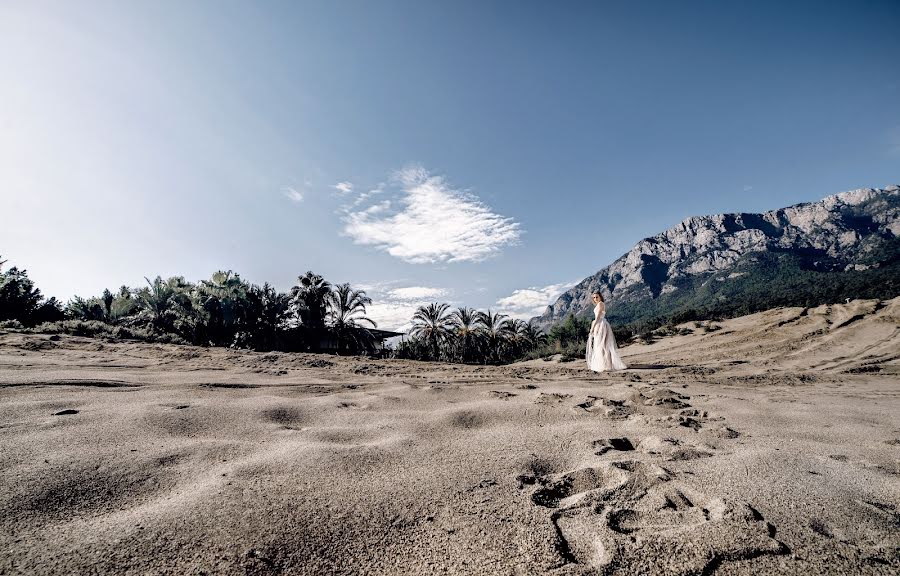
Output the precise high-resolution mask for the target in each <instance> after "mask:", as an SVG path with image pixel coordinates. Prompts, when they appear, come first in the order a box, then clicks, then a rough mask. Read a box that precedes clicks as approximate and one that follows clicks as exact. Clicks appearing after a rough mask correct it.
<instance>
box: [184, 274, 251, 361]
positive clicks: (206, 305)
mask: <svg viewBox="0 0 900 576" xmlns="http://www.w3.org/2000/svg"><path fill="white" fill-rule="evenodd" d="M249 290H250V286H249V285H248V284H247V283H246V282H244V281H243V280H242V279H241V276H240V275H239V274H235V273H234V272H232V271H231V270H228V271H227V272H225V271H222V270H219V271H217V272H215V273H214V274H213V275H212V277H211V278H210V279H209V280H203V281H201V282H200V284H198V285H197V287H196V290H195V293H196V296H197V300H198V302H199V304H200V307H201V308H202V309H203V311H204V312H205V316H206V318H205V320H206V331H207V334H206V338H208V339H209V340H211V341H212V342H214V343H216V344H233V343H234V337H235V336H236V335H237V333H238V332H241V331H242V329H245V328H246V327H247V326H246V324H247V311H248V310H247V308H248V300H247V293H248V292H249Z"/></svg>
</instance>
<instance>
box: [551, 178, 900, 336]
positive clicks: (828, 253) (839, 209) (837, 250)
mask: <svg viewBox="0 0 900 576" xmlns="http://www.w3.org/2000/svg"><path fill="white" fill-rule="evenodd" d="M787 258H790V259H791V260H790V264H789V265H787V266H788V267H787V268H784V267H785V266H786V265H785V264H784V262H786V261H787V260H786V259H787ZM773 259H775V260H777V261H778V262H780V264H779V265H780V266H781V267H782V268H781V269H780V271H779V272H778V274H780V276H781V277H784V276H785V275H788V276H790V275H791V274H790V272H791V271H793V270H795V269H796V270H803V271H805V272H806V274H805V276H803V278H802V279H803V282H804V283H809V281H810V278H813V279H814V278H815V274H813V273H822V274H826V273H845V274H844V276H841V278H844V277H845V276H847V275H848V274H849V275H851V276H852V273H854V272H860V273H862V272H863V271H869V270H873V269H879V268H882V267H885V266H888V265H891V264H894V263H897V262H898V261H900V186H897V185H892V186H887V187H886V188H883V189H882V188H862V189H858V190H851V191H848V192H842V193H839V194H834V195H832V196H828V197H826V198H824V199H822V200H820V201H818V202H809V203H802V204H796V205H793V206H789V207H787V208H781V209H778V210H770V211H768V212H764V213H761V214H750V213H736V214H716V215H711V216H695V217H691V218H687V219H685V220H683V221H682V222H681V223H679V224H678V225H676V226H674V227H672V228H669V229H668V230H666V231H665V232H662V233H660V234H657V235H656V236H652V237H650V238H645V239H643V240H641V241H640V242H638V243H637V244H636V245H635V246H634V247H633V248H632V249H631V250H629V251H628V252H627V253H626V254H623V255H622V256H621V257H619V258H618V259H616V260H615V261H614V262H613V263H612V264H610V265H608V266H606V267H605V268H603V269H601V270H599V271H598V272H597V273H595V274H593V275H591V276H588V277H587V278H585V279H584V280H582V281H581V282H579V283H578V284H576V285H575V286H574V287H572V288H571V289H570V290H568V291H567V292H565V293H563V294H562V295H561V296H560V297H559V298H558V299H557V301H556V302H554V303H553V304H552V305H550V306H548V307H547V309H546V311H545V312H544V314H542V315H541V316H538V317H536V318H534V319H533V320H534V321H535V322H536V323H537V324H538V325H539V326H541V327H542V328H544V329H545V330H546V329H548V328H549V327H550V326H551V325H553V324H554V323H557V322H559V321H560V320H562V319H564V318H565V317H566V316H568V315H569V314H571V313H574V314H576V315H579V314H581V313H585V312H587V311H589V310H590V309H591V303H590V295H591V293H592V292H593V291H594V290H597V289H599V290H600V291H601V292H602V293H603V294H604V297H605V298H606V299H607V301H608V302H609V308H610V311H611V312H610V318H611V319H613V314H614V311H615V310H617V309H618V310H620V311H622V310H626V311H627V310H632V311H633V312H630V313H626V314H624V315H620V317H619V318H618V319H619V320H620V322H628V321H633V320H635V319H636V318H639V317H641V312H640V311H638V310H637V308H636V307H637V306H641V305H646V304H649V303H652V304H654V306H650V307H647V306H645V307H647V308H648V309H651V308H652V309H654V310H656V311H658V312H659V311H660V310H662V311H663V312H664V311H665V310H664V309H665V308H666V307H665V306H662V307H660V303H661V302H667V303H670V306H669V308H671V309H674V308H677V307H678V306H679V305H680V304H679V303H682V304H683V302H682V301H683V300H685V299H688V298H690V299H691V300H692V302H694V303H695V305H696V300H697V299H696V297H689V295H688V294H687V292H690V291H693V292H695V293H696V292H697V290H698V289H699V288H700V287H703V286H706V285H707V284H709V283H710V282H720V283H731V284H739V283H740V282H746V279H745V280H741V277H742V276H747V275H752V274H753V271H754V270H755V268H753V267H754V266H756V267H757V268H758V267H760V266H767V267H770V268H771V266H772V263H771V261H772V260H773ZM785 270H787V272H785ZM810 274H812V276H810ZM881 274H882V276H880V277H879V278H881V277H883V274H884V271H883V270H882V271H881ZM829 278H831V276H829ZM799 281H800V276H798V282H799ZM724 285H725V284H723V286H724ZM798 290H799V292H798V293H797V295H798V297H799V296H802V292H803V290H804V288H803V287H802V286H801V287H800V288H798ZM679 291H681V293H679ZM737 292H740V290H737ZM732 293H735V291H734V289H732ZM756 293H757V294H758V293H759V289H758V288H757V289H756ZM894 295H896V294H894ZM694 296H696V295H694ZM718 297H719V298H722V297H723V296H721V295H719V296H718ZM669 311H672V310H669Z"/></svg>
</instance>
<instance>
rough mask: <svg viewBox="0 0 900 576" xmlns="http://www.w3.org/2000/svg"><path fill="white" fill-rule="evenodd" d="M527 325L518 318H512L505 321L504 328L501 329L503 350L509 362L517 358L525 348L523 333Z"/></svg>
mask: <svg viewBox="0 0 900 576" xmlns="http://www.w3.org/2000/svg"><path fill="white" fill-rule="evenodd" d="M527 328H528V324H527V323H526V322H525V321H524V320H521V319H519V318H513V319H510V320H507V321H506V324H505V326H503V328H501V330H502V332H503V336H504V344H505V345H504V346H503V348H504V349H505V351H506V352H507V353H508V354H507V356H508V357H509V359H510V360H512V359H514V358H518V357H519V355H520V354H521V353H522V351H523V350H524V349H525V348H526V340H525V331H526V330H527Z"/></svg>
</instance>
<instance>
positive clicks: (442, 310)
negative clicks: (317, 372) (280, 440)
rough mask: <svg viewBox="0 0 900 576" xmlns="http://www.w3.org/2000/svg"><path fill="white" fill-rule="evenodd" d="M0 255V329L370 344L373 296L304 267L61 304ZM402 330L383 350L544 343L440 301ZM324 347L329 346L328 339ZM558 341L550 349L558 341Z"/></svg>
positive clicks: (295, 346)
mask: <svg viewBox="0 0 900 576" xmlns="http://www.w3.org/2000/svg"><path fill="white" fill-rule="evenodd" d="M3 263H4V262H3V261H2V260H0V327H5V328H7V329H9V328H23V329H29V328H30V329H33V330H35V331H39V332H67V333H72V334H77V335H85V336H97V335H99V336H109V337H116V338H135V339H141V340H147V341H157V342H173V343H185V344H195V345H202V346H229V347H236V348H249V349H254V350H281V351H319V350H321V349H322V342H323V341H330V342H333V343H336V349H337V351H338V352H352V353H358V352H366V351H367V352H373V351H374V350H375V342H376V338H375V336H374V335H373V334H372V332H371V331H370V329H374V328H377V325H376V323H375V322H374V321H373V320H372V319H370V318H368V317H367V316H366V306H367V305H369V304H371V303H372V300H371V298H369V297H368V296H367V295H366V293H365V291H363V290H357V289H354V288H353V287H352V286H351V285H350V284H337V285H332V284H331V283H330V282H328V281H327V280H325V279H324V278H323V277H322V276H320V275H318V274H315V273H313V272H312V271H308V272H306V274H304V275H302V276H300V277H298V279H297V283H296V285H294V286H293V287H292V288H291V289H290V291H288V292H278V291H277V290H276V289H275V288H273V287H272V286H271V285H269V284H268V283H265V284H263V285H262V286H258V285H256V284H251V283H249V282H247V281H245V280H244V279H242V278H241V277H240V275H239V274H236V273H234V272H232V271H230V270H229V271H218V272H216V273H214V274H213V275H212V276H211V277H210V279H209V280H201V281H200V282H197V283H191V282H188V281H187V280H185V279H184V277H181V276H173V277H171V278H168V279H163V278H162V277H159V276H157V277H156V278H155V279H153V280H150V279H149V278H148V279H146V282H147V284H146V286H142V287H138V288H131V287H128V286H122V287H120V288H119V289H118V290H117V291H115V292H113V291H110V290H108V289H107V290H104V292H103V294H101V295H100V296H96V297H90V298H83V297H80V296H75V297H73V298H72V299H71V300H70V301H69V302H67V303H66V304H62V303H61V302H59V301H58V300H57V299H56V298H44V297H43V295H42V294H41V292H40V290H38V289H37V288H36V287H35V286H34V283H33V282H32V281H31V280H30V279H29V278H28V274H27V272H26V271H25V270H19V269H17V268H15V267H13V268H9V269H8V270H5V271H4V270H3ZM411 325H412V328H411V329H410V331H409V334H408V336H406V337H404V339H403V340H402V341H401V342H399V343H398V344H397V345H396V346H395V347H394V348H393V350H392V354H393V355H394V356H396V357H400V358H410V359H417V360H441V361H448V362H463V363H476V364H487V363H490V364H498V363H505V362H511V361H514V360H517V359H519V358H522V357H523V356H525V355H527V354H529V353H531V354H533V353H534V352H535V351H536V350H541V349H544V348H547V347H548V345H549V344H550V341H549V340H548V339H547V336H546V335H545V334H543V333H542V332H541V331H540V330H539V329H538V328H536V327H535V326H534V325H533V324H529V323H526V322H525V321H523V320H519V319H513V318H509V317H507V316H506V315H504V314H500V313H496V312H492V311H491V310H487V311H478V310H474V309H472V308H466V307H461V308H458V309H456V310H453V311H451V310H450V306H449V304H441V303H432V304H428V305H423V306H420V307H419V308H418V309H417V310H416V311H415V313H414V314H413V317H412V318H411ZM329 348H332V347H331V346H329ZM557 348H558V347H557Z"/></svg>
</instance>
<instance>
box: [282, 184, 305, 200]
mask: <svg viewBox="0 0 900 576" xmlns="http://www.w3.org/2000/svg"><path fill="white" fill-rule="evenodd" d="M281 193H282V194H284V196H285V198H287V199H288V200H290V201H291V202H295V203H298V204H299V203H300V202H303V193H302V192H300V191H299V190H297V189H296V188H294V187H292V186H282V187H281Z"/></svg>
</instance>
